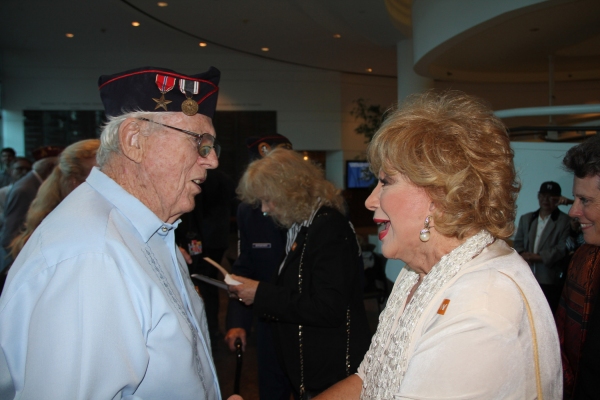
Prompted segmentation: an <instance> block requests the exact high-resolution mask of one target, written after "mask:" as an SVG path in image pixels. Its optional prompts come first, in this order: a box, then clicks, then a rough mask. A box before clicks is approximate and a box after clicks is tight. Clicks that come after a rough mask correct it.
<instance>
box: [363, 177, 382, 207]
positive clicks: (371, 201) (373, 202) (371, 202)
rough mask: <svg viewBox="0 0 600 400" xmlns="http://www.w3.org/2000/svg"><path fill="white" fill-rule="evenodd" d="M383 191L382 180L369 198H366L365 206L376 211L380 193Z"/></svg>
mask: <svg viewBox="0 0 600 400" xmlns="http://www.w3.org/2000/svg"><path fill="white" fill-rule="evenodd" d="M380 192H381V182H379V183H377V186H375V189H373V191H372V192H371V194H370V195H369V197H367V200H365V207H367V209H368V210H371V211H375V209H376V208H377V207H379V193H380Z"/></svg>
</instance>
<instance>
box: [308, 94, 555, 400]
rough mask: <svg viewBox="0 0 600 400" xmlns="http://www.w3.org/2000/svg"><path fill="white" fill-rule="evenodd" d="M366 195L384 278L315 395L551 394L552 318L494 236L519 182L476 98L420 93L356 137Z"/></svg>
mask: <svg viewBox="0 0 600 400" xmlns="http://www.w3.org/2000/svg"><path fill="white" fill-rule="evenodd" d="M367 154H368V157H369V161H370V162H371V168H372V170H373V172H375V173H377V174H378V176H379V183H378V185H377V187H376V188H375V189H374V190H373V193H371V195H370V196H369V198H368V199H367V201H366V206H367V208H368V209H369V210H371V211H373V219H374V221H375V222H376V223H377V224H379V225H380V230H379V240H380V241H381V249H382V253H383V255H384V256H385V257H387V258H394V259H400V260H403V261H404V262H405V263H406V267H405V268H404V269H403V270H402V271H401V272H400V275H399V276H398V278H397V279H396V284H395V285H394V289H393V290H392V293H391V295H390V297H389V299H388V302H387V305H386V308H385V310H384V311H383V312H382V314H381V316H380V317H379V325H378V326H377V332H376V333H375V335H374V336H373V340H372V342H371V347H370V348H369V351H368V352H367V354H366V356H365V358H364V360H363V362H362V364H361V366H360V368H359V369H358V373H357V374H356V375H353V376H351V377H349V378H347V379H346V380H344V381H343V382H340V383H339V384H337V385H335V386H334V387H332V388H331V389H330V390H328V391H327V392H325V393H323V394H322V395H321V396H319V397H318V399H358V398H361V399H467V398H468V399H535V398H538V399H541V398H542V397H544V398H546V399H559V398H562V376H561V375H562V368H561V358H560V351H559V344H558V335H557V332H556V327H555V325H554V319H553V316H552V313H551V311H550V307H549V306H548V302H547V301H546V299H545V297H544V294H543V293H542V291H541V289H540V286H539V285H538V284H537V282H536V280H535V277H534V276H533V274H532V272H531V269H530V268H529V266H528V265H527V263H526V262H525V261H524V260H523V259H522V258H521V257H520V256H519V254H517V252H516V251H515V250H514V249H512V248H510V247H509V246H508V245H507V244H506V242H505V241H504V240H503V239H506V238H508V237H510V235H511V234H512V233H513V231H514V219H515V212H516V205H515V201H516V198H517V194H518V192H519V184H518V182H517V181H516V173H515V168H514V165H513V152H512V150H511V147H510V139H509V137H508V134H507V133H506V128H505V127H504V125H503V124H502V122H501V121H500V120H499V119H498V118H496V117H495V116H494V114H493V112H492V111H491V110H490V109H489V108H488V107H486V106H485V105H484V104H482V103H481V102H480V101H478V100H476V99H474V98H472V97H470V96H467V95H465V94H463V93H460V92H445V93H441V94H436V93H434V92H427V93H425V94H423V95H417V96H415V97H413V98H412V99H411V100H410V101H409V102H407V103H406V104H404V105H403V106H402V107H400V108H399V109H397V110H395V111H394V112H392V113H390V114H389V116H388V118H387V119H386V120H385V121H384V123H383V124H382V126H381V127H380V128H379V130H378V132H377V133H376V134H375V136H374V137H373V140H372V142H371V143H370V145H369V148H368V152H367Z"/></svg>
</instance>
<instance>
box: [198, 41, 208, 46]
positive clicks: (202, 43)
mask: <svg viewBox="0 0 600 400" xmlns="http://www.w3.org/2000/svg"><path fill="white" fill-rule="evenodd" d="M198 46H200V47H206V46H208V45H207V44H206V43H204V42H200V43H198Z"/></svg>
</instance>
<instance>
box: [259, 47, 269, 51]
mask: <svg viewBox="0 0 600 400" xmlns="http://www.w3.org/2000/svg"><path fill="white" fill-rule="evenodd" d="M261 50H262V51H269V48H268V47H261Z"/></svg>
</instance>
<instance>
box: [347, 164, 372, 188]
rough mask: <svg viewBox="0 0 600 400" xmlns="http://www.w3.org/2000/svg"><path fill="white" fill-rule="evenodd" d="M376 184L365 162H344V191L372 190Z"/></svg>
mask: <svg viewBox="0 0 600 400" xmlns="http://www.w3.org/2000/svg"><path fill="white" fill-rule="evenodd" d="M376 184H377V179H376V178H375V175H373V173H372V172H371V170H370V169H369V163H368V162H367V161H346V189H364V188H372V187H374V186H375V185H376Z"/></svg>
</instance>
